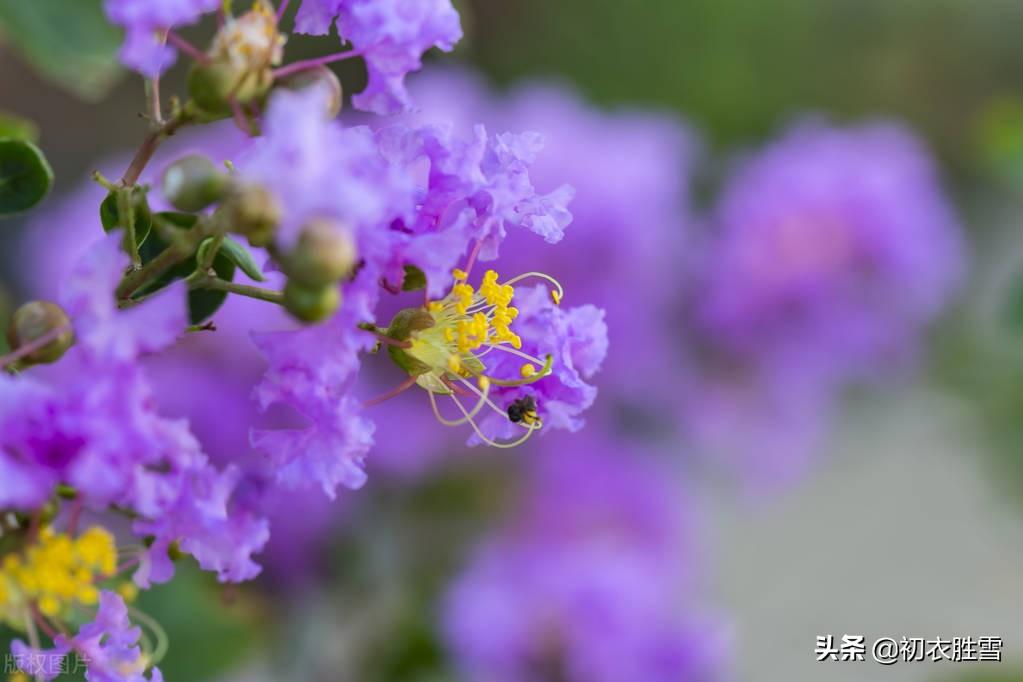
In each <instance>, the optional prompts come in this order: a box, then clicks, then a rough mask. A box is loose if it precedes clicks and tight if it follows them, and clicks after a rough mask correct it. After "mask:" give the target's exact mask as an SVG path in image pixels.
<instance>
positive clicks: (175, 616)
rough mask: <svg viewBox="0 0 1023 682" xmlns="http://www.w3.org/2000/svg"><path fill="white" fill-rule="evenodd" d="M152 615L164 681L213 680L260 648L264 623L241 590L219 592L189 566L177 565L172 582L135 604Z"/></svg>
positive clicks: (213, 581)
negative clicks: (164, 648)
mask: <svg viewBox="0 0 1023 682" xmlns="http://www.w3.org/2000/svg"><path fill="white" fill-rule="evenodd" d="M136 606H138V608H140V609H141V610H142V611H144V612H146V613H149V614H152V615H154V616H156V617H157V618H158V620H159V622H160V625H161V626H163V628H164V629H165V630H166V632H167V637H168V638H169V640H170V649H169V651H168V654H167V656H166V658H164V660H163V661H161V662H160V669H161V670H162V672H163V673H164V677H165V678H166V679H168V680H192V681H194V682H199V681H201V680H212V679H216V678H217V677H218V676H220V675H222V674H224V673H225V672H227V671H229V670H231V669H232V668H233V667H235V666H237V665H238V664H239V663H240V662H241V661H242V660H243V659H244V658H245V657H246V655H248V654H250V653H252V651H253V650H255V649H257V648H260V647H262V646H263V645H264V644H265V642H264V639H263V637H264V635H265V634H266V633H265V630H264V628H263V627H261V626H262V625H263V624H265V623H268V622H269V618H268V617H267V614H266V612H265V611H264V610H263V607H262V605H261V604H260V603H259V602H258V601H256V600H255V599H254V598H253V597H252V593H251V592H250V591H249V590H247V589H244V588H233V587H227V588H224V587H221V586H218V585H217V583H216V579H215V577H214V576H213V575H211V574H209V573H203V572H201V571H200V570H199V568H198V566H196V565H195V563H194V562H192V561H190V560H189V561H183V562H180V563H179V564H178V566H177V573H176V575H175V576H174V580H173V581H171V582H170V583H168V584H166V585H158V586H156V587H154V588H152V589H151V590H148V591H146V592H143V593H142V594H141V595H140V596H139V600H138V603H137V604H136Z"/></svg>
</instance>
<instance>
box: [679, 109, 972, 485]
mask: <svg viewBox="0 0 1023 682" xmlns="http://www.w3.org/2000/svg"><path fill="white" fill-rule="evenodd" d="M710 227H711V228H712V231H710V232H709V234H708V235H707V238H706V241H705V243H703V244H702V245H701V246H702V249H701V252H700V254H699V256H698V257H697V258H696V261H697V264H696V268H695V270H696V275H695V277H694V278H693V281H692V282H691V283H690V291H689V292H688V296H689V297H690V298H691V303H690V314H689V315H687V316H686V317H687V319H688V320H689V321H690V329H689V330H688V339H687V340H688V342H689V347H688V348H687V349H685V350H684V351H683V353H687V354H688V355H689V360H690V364H691V366H692V368H693V369H692V376H690V377H689V380H688V381H685V382H683V383H682V385H683V386H684V388H683V390H682V395H681V396H680V399H679V400H678V401H676V403H675V404H676V405H678V406H679V408H680V415H681V422H682V423H683V428H684V429H685V430H686V432H687V433H688V435H689V436H691V437H692V438H693V440H694V443H695V444H696V445H697V446H698V447H699V449H701V450H704V451H707V452H710V453H713V455H714V457H715V459H717V460H722V459H724V460H732V461H733V462H734V463H735V464H736V467H737V469H740V470H742V471H743V472H745V474H746V476H745V477H746V478H747V479H748V480H747V483H750V484H753V485H755V486H757V487H763V486H764V485H766V486H767V487H768V488H773V487H776V486H777V485H779V484H786V483H791V482H792V481H793V480H794V479H795V478H797V477H798V476H799V475H800V474H802V473H803V472H805V470H806V469H807V468H808V466H809V465H810V464H811V463H812V461H813V459H814V455H815V454H816V452H817V451H818V450H819V448H820V447H821V445H822V443H823V436H824V435H825V434H826V433H827V430H828V426H829V422H830V419H831V416H832V413H833V411H834V410H833V406H834V405H835V404H836V402H837V399H838V397H839V394H840V390H841V389H842V388H843V387H844V386H846V385H847V384H848V383H850V382H858V381H862V380H864V379H877V378H880V377H889V376H891V375H892V373H893V372H897V371H899V370H903V369H905V368H907V367H909V366H910V365H911V364H912V363H911V361H912V359H913V356H914V355H915V351H916V349H917V347H918V345H919V342H920V337H921V336H922V334H923V332H924V329H925V327H926V325H927V323H929V322H931V321H932V320H933V319H934V318H935V317H936V316H937V315H938V313H939V312H941V310H942V308H943V306H945V305H946V304H947V303H948V302H949V300H950V297H951V296H952V295H953V293H954V292H955V289H956V287H957V285H958V284H960V283H961V281H962V278H963V271H964V254H963V244H962V234H961V229H960V226H959V224H958V222H957V220H956V218H955V216H954V214H953V212H952V210H951V208H950V206H949V204H948V202H947V200H946V199H945V197H944V195H943V193H942V191H941V187H940V185H939V182H938V178H937V173H936V170H935V168H934V164H933V162H932V160H931V158H930V156H929V155H928V154H927V152H926V150H925V149H924V148H923V147H922V145H921V144H920V142H919V141H918V140H917V139H916V138H915V137H914V136H913V135H912V134H911V133H910V132H908V131H907V130H905V129H904V128H902V127H899V126H897V125H894V124H890V123H875V124H870V125H864V126H860V127H855V128H848V129H842V128H835V127H829V126H827V125H825V124H824V123H822V122H820V121H805V122H802V123H800V124H798V125H796V126H795V127H794V128H792V129H791V130H790V131H788V132H787V133H786V134H785V135H783V136H782V137H781V139H780V140H778V141H776V142H774V143H772V144H770V145H769V146H768V147H767V148H766V149H765V150H764V151H763V152H761V153H759V154H758V155H756V156H753V157H750V158H748V159H746V160H745V161H744V162H742V163H741V164H740V165H739V167H738V170H737V171H736V173H735V174H734V176H733V177H732V178H731V180H730V181H729V182H728V183H727V184H726V185H725V187H724V189H723V191H722V194H721V196H720V199H719V201H718V205H717V208H716V210H715V211H714V213H713V215H712V217H711V220H710Z"/></svg>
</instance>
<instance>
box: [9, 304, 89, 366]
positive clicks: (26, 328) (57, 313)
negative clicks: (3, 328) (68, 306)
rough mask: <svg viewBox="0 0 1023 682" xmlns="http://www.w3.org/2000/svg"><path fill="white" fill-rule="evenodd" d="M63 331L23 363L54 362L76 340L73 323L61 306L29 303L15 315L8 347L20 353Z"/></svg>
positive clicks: (27, 357)
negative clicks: (20, 350) (28, 344)
mask: <svg viewBox="0 0 1023 682" xmlns="http://www.w3.org/2000/svg"><path fill="white" fill-rule="evenodd" d="M61 327H63V328H64V331H62V332H60V333H59V334H58V335H57V337H56V338H54V339H53V340H52V341H50V342H48V343H47V344H45V345H44V346H42V347H40V348H37V349H36V350H34V351H32V352H31V353H29V354H28V355H26V356H25V357H24V358H23V359H22V362H25V363H27V364H46V363H50V362H55V361H56V360H58V359H60V357H61V356H62V355H64V353H65V352H66V351H67V349H68V348H70V347H71V344H72V343H74V340H75V335H74V332H73V331H72V330H71V320H69V319H68V316H67V313H65V312H64V310H63V309H62V308H61V307H60V306H59V305H57V304H56V303H50V302H49V301H29V302H28V303H26V304H25V305H23V306H21V307H20V308H18V309H17V310H15V311H14V316H13V317H12V318H11V325H10V326H9V327H8V328H7V343H8V344H9V345H10V347H11V350H17V349H18V348H21V347H22V346H24V345H25V344H27V343H31V342H32V341H35V340H36V339H38V338H40V337H42V336H43V335H45V334H49V333H51V332H53V331H54V330H56V329H59V328H61Z"/></svg>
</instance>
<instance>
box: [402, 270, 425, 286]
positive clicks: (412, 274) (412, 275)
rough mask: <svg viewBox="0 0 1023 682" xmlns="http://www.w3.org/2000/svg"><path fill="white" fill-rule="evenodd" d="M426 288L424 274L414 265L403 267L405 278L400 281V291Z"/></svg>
mask: <svg viewBox="0 0 1023 682" xmlns="http://www.w3.org/2000/svg"><path fill="white" fill-rule="evenodd" d="M424 288H426V273H425V272H423V271H422V270H420V269H419V268H417V267H416V266H415V265H406V266H405V278H404V279H403V280H402V281H401V290H402V291H419V290H420V289H424Z"/></svg>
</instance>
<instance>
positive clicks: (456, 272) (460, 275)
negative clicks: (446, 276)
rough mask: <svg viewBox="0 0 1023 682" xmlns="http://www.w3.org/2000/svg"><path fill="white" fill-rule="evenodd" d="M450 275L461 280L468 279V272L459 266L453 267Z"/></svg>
mask: <svg viewBox="0 0 1023 682" xmlns="http://www.w3.org/2000/svg"><path fill="white" fill-rule="evenodd" d="M451 276H452V277H454V278H455V279H456V280H463V281H464V280H467V279H469V273H467V272H466V271H465V270H461V269H459V268H455V269H454V270H452V271H451Z"/></svg>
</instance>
